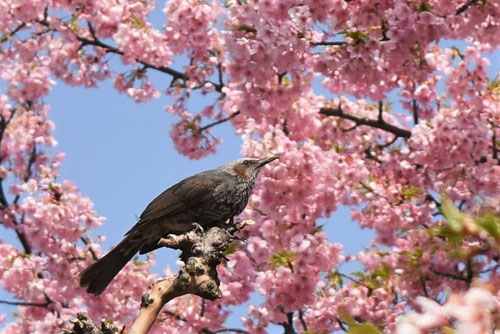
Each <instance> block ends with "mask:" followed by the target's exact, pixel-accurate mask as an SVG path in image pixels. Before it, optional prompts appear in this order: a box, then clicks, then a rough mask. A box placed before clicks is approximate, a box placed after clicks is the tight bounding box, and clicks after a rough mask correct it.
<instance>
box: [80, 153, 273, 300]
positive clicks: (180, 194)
mask: <svg viewBox="0 0 500 334" xmlns="http://www.w3.org/2000/svg"><path fill="white" fill-rule="evenodd" d="M276 159H278V156H276V155H272V156H269V157H266V158H263V159H256V158H240V159H238V160H235V161H232V162H229V163H227V164H225V165H222V166H220V167H218V168H215V169H212V170H207V171H204V172H201V173H198V174H195V175H193V176H190V177H188V178H186V179H184V180H182V181H180V182H178V183H177V184H175V185H173V186H171V187H170V188H168V189H167V190H165V191H164V192H162V193H161V194H160V195H158V197H156V198H155V199H153V201H151V203H149V204H148V205H147V207H146V209H144V212H143V213H142V214H141V215H140V217H139V220H138V221H137V223H136V224H135V225H134V226H133V227H132V228H131V229H130V230H129V231H128V232H127V233H126V234H125V236H124V238H123V240H122V241H121V242H120V243H119V244H118V245H116V246H115V247H114V248H113V249H111V251H109V252H108V253H107V254H106V255H104V256H103V257H102V258H101V259H99V260H98V261H96V262H95V263H93V264H92V265H90V266H89V267H88V268H86V269H85V270H84V271H82V272H81V273H80V286H82V287H83V288H86V291H87V292H88V293H90V294H93V295H96V296H99V295H100V294H101V293H102V292H103V291H104V290H105V289H106V287H107V286H108V285H109V284H110V283H111V281H112V280H113V278H114V277H115V276H116V275H117V274H118V273H119V272H120V270H121V269H122V268H123V267H124V266H125V265H126V264H127V262H128V261H130V259H132V257H134V256H135V255H136V254H137V253H139V254H145V253H148V252H151V251H153V250H155V249H157V248H159V247H160V246H159V245H158V242H159V241H160V239H161V238H164V237H166V236H167V235H168V234H182V233H186V232H189V231H191V230H192V229H193V226H198V227H199V226H201V228H210V227H212V226H217V225H219V224H221V223H224V222H226V221H227V220H230V221H233V219H234V217H235V216H237V215H239V214H240V213H241V212H242V211H243V210H244V209H245V207H246V205H247V202H248V199H249V197H250V194H251V192H252V189H253V188H254V186H255V181H256V179H257V176H258V174H259V172H260V170H261V169H262V167H264V166H265V165H267V164H268V163H270V162H272V161H274V160H276Z"/></svg>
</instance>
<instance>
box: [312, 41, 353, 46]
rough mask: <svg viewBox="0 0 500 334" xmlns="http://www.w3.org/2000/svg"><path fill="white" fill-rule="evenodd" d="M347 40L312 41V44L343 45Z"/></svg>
mask: <svg viewBox="0 0 500 334" xmlns="http://www.w3.org/2000/svg"><path fill="white" fill-rule="evenodd" d="M345 44H347V42H344V41H325V42H313V43H311V45H312V46H341V45H345Z"/></svg>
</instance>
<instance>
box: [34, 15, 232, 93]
mask: <svg viewBox="0 0 500 334" xmlns="http://www.w3.org/2000/svg"><path fill="white" fill-rule="evenodd" d="M37 22H38V23H39V24H41V25H44V26H46V27H48V28H50V25H49V22H47V20H42V21H37ZM89 33H90V34H91V36H92V38H93V39H89V38H86V37H83V36H80V35H78V34H76V33H73V35H74V36H75V38H76V39H77V40H78V41H79V42H81V43H82V46H85V45H92V46H97V47H100V48H103V49H105V50H106V52H107V53H114V54H117V55H120V56H123V55H124V53H123V51H121V50H120V49H118V48H116V47H114V46H111V45H109V44H106V43H104V42H102V41H101V40H100V39H98V38H97V37H96V35H95V31H94V29H93V27H92V25H89ZM136 62H138V63H139V64H142V65H144V68H145V69H153V70H156V71H159V72H162V73H166V74H169V75H171V76H172V77H173V78H174V80H177V79H182V80H189V78H188V76H187V75H186V73H183V72H179V71H177V70H174V69H172V68H170V67H166V66H157V65H153V64H151V63H148V62H146V61H143V60H140V59H136ZM206 82H207V83H211V84H212V85H213V86H214V87H215V90H216V91H217V92H219V93H220V92H221V91H222V87H223V84H220V83H215V82H212V81H206Z"/></svg>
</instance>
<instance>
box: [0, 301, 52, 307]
mask: <svg viewBox="0 0 500 334" xmlns="http://www.w3.org/2000/svg"><path fill="white" fill-rule="evenodd" d="M51 303H52V301H51V300H47V301H46V302H45V303H30V302H14V301H8V300H0V304H6V305H14V306H31V307H47V306H49V305H50V304H51Z"/></svg>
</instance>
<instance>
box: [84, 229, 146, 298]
mask: <svg viewBox="0 0 500 334" xmlns="http://www.w3.org/2000/svg"><path fill="white" fill-rule="evenodd" d="M140 246H141V243H140V242H138V240H137V239H134V238H132V237H131V235H129V236H127V237H126V238H125V239H123V240H122V241H121V242H120V243H119V244H118V245H116V246H115V248H113V249H112V250H111V251H110V252H109V253H108V254H106V255H105V256H103V257H102V258H101V259H100V260H98V261H97V262H95V263H94V264H92V265H91V266H90V267H88V268H87V269H85V270H84V271H82V272H81V273H80V285H81V286H82V287H86V288H87V292H88V293H91V294H93V295H96V296H99V295H100V294H101V293H102V292H103V291H104V289H106V287H107V286H108V285H109V283H111V281H112V280H113V278H114V277H115V276H116V275H117V274H118V272H119V271H120V270H121V269H122V268H123V267H124V266H125V265H126V264H127V262H128V261H129V260H130V259H131V258H132V257H133V256H134V255H135V254H136V253H137V252H138V251H139V248H140Z"/></svg>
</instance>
